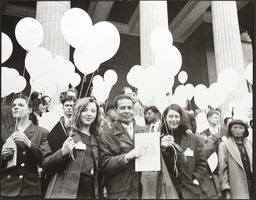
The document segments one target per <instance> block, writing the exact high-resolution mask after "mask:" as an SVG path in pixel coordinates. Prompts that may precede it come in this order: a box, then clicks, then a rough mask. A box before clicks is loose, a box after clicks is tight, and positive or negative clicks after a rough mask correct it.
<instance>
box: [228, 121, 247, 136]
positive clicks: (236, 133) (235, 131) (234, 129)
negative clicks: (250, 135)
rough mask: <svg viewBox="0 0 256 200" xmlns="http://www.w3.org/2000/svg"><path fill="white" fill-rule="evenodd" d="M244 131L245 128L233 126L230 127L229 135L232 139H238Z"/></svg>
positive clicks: (238, 125)
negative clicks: (230, 134)
mask: <svg viewBox="0 0 256 200" xmlns="http://www.w3.org/2000/svg"><path fill="white" fill-rule="evenodd" d="M244 131H245V127H244V126H242V125H240V124H234V125H233V126H232V127H231V133H232V135H233V137H236V138H240V137H243V135H244Z"/></svg>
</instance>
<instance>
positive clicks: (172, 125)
mask: <svg viewBox="0 0 256 200" xmlns="http://www.w3.org/2000/svg"><path fill="white" fill-rule="evenodd" d="M166 123H167V125H168V127H169V129H177V128H178V127H179V125H180V114H179V113H178V112H177V111H175V110H172V109H170V110H169V111H168V113H167V115H166Z"/></svg>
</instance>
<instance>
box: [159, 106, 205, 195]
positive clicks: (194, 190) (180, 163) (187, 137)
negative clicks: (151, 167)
mask: <svg viewBox="0 0 256 200" xmlns="http://www.w3.org/2000/svg"><path fill="white" fill-rule="evenodd" d="M190 129H191V127H190V123H189V118H188V116H187V113H186V111H185V110H184V109H183V108H182V107H181V106H179V105H177V104H171V105H170V106H168V107H167V108H166V109H165V110H164V112H163V115H162V121H161V135H162V137H161V149H162V153H163V157H164V160H165V163H166V166H167V169H168V172H169V174H170V176H171V179H172V181H173V183H174V185H175V188H176V191H177V193H178V195H179V197H180V198H181V199H198V198H199V195H200V193H201V190H200V184H201V183H202V181H203V179H204V174H205V172H206V166H207V162H206V160H205V158H204V155H203V152H202V147H203V143H202V140H201V138H199V137H198V136H196V135H195V134H193V133H191V131H190Z"/></svg>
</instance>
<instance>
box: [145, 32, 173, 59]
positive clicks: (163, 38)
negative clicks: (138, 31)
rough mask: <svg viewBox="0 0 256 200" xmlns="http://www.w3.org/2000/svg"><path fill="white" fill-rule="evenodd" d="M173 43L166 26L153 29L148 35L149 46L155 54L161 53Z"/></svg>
mask: <svg viewBox="0 0 256 200" xmlns="http://www.w3.org/2000/svg"><path fill="white" fill-rule="evenodd" d="M172 43H173V38H172V34H171V32H170V31H169V29H168V28H166V27H158V28H156V29H154V30H153V31H152V33H151V36H150V46H151V48H152V50H153V52H155V53H156V54H162V53H164V52H165V50H166V49H167V48H168V46H171V45H172Z"/></svg>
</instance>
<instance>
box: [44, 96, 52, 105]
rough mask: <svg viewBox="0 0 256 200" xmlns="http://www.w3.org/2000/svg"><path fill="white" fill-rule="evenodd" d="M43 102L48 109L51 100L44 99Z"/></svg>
mask: <svg viewBox="0 0 256 200" xmlns="http://www.w3.org/2000/svg"><path fill="white" fill-rule="evenodd" d="M44 100H45V106H48V107H49V106H50V104H51V99H50V98H49V97H46V98H45V99H44Z"/></svg>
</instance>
